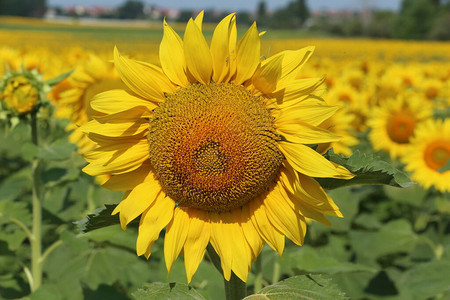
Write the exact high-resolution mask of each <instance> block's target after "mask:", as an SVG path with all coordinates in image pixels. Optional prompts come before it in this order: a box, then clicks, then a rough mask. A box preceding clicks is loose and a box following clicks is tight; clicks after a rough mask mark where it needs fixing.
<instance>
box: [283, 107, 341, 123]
mask: <svg viewBox="0 0 450 300" xmlns="http://www.w3.org/2000/svg"><path fill="white" fill-rule="evenodd" d="M338 109H339V106H328V105H296V106H293V107H290V108H287V109H282V110H280V113H279V114H278V115H277V116H276V118H275V126H276V127H278V128H279V127H283V126H286V125H291V124H296V123H298V122H305V123H308V124H310V125H312V126H318V125H319V124H321V123H322V122H323V121H325V120H326V119H328V118H330V117H331V116H332V115H333V114H334V113H335V112H336V111H337V110H338Z"/></svg>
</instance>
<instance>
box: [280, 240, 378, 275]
mask: <svg viewBox="0 0 450 300" xmlns="http://www.w3.org/2000/svg"><path fill="white" fill-rule="evenodd" d="M280 264H281V266H282V268H283V269H286V268H289V269H291V270H293V271H294V274H297V275H299V274H309V273H322V274H323V273H325V274H334V273H343V272H371V273H374V272H376V271H377V269H374V268H372V267H368V266H364V265H359V264H355V263H350V262H341V261H338V260H337V259H336V258H333V257H331V256H328V255H324V254H323V253H320V251H318V249H317V248H312V247H311V246H308V245H304V246H303V247H301V248H290V249H287V250H286V253H284V254H283V256H281V258H280ZM289 273H290V274H292V272H289Z"/></svg>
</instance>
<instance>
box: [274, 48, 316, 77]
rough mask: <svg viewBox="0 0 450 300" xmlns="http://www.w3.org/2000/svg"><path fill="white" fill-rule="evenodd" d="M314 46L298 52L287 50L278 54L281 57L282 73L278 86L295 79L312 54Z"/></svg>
mask: <svg viewBox="0 0 450 300" xmlns="http://www.w3.org/2000/svg"><path fill="white" fill-rule="evenodd" d="M314 49H315V47H314V46H308V47H305V48H302V49H299V50H287V51H283V52H281V53H280V55H283V72H282V75H281V78H280V81H281V82H280V84H283V81H284V82H289V81H292V80H293V79H295V78H296V77H297V75H298V73H299V71H300V69H301V67H302V66H303V65H304V64H305V63H306V62H307V61H308V60H309V58H310V57H311V55H312V54H313V52H314Z"/></svg>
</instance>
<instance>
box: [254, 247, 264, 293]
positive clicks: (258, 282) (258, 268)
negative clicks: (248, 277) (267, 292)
mask: <svg viewBox="0 0 450 300" xmlns="http://www.w3.org/2000/svg"><path fill="white" fill-rule="evenodd" d="M262 280H263V276H262V253H261V254H259V256H258V258H257V259H256V261H255V285H254V293H255V294H256V293H257V292H259V291H260V290H261V289H262V287H263V283H262Z"/></svg>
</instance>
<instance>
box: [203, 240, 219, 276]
mask: <svg viewBox="0 0 450 300" xmlns="http://www.w3.org/2000/svg"><path fill="white" fill-rule="evenodd" d="M206 251H207V252H208V256H209V258H210V260H211V262H212V263H213V265H214V267H216V269H217V270H218V271H219V273H220V274H222V275H223V272H222V267H221V265H220V257H219V255H217V253H216V251H215V250H214V248H213V247H212V246H211V244H208V246H207V247H206Z"/></svg>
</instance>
